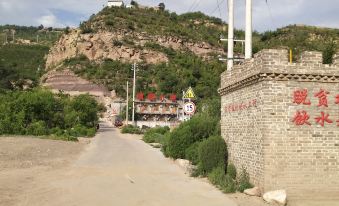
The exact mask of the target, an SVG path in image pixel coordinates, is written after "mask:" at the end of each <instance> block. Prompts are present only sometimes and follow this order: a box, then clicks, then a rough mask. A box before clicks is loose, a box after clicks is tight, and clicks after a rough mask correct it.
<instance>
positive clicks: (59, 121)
mask: <svg viewBox="0 0 339 206" xmlns="http://www.w3.org/2000/svg"><path fill="white" fill-rule="evenodd" d="M99 108H100V107H99V106H98V104H97V102H96V101H95V99H93V98H92V97H90V96H89V95H80V96H78V97H75V98H72V99H71V98H69V97H68V96H66V95H63V94H58V95H54V94H53V93H52V92H50V91H47V90H43V89H35V90H32V91H25V92H21V91H15V92H8V93H4V94H0V111H1V112H0V135H2V134H6V135H36V136H44V135H54V136H60V137H61V138H62V139H71V138H68V137H65V138H64V136H65V135H66V134H67V135H69V136H73V137H79V136H94V135H95V132H96V128H95V126H96V124H97V122H98V112H99ZM51 138H54V137H52V136H51Z"/></svg>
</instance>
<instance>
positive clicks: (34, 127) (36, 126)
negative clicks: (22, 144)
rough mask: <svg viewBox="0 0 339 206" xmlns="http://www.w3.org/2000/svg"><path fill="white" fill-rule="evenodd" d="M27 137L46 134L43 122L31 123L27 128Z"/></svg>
mask: <svg viewBox="0 0 339 206" xmlns="http://www.w3.org/2000/svg"><path fill="white" fill-rule="evenodd" d="M27 134H28V135H35V136H43V135H46V134H47V129H46V124H45V122H43V121H38V122H33V123H32V124H30V125H29V126H28V127H27Z"/></svg>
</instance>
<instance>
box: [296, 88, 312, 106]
mask: <svg viewBox="0 0 339 206" xmlns="http://www.w3.org/2000/svg"><path fill="white" fill-rule="evenodd" d="M307 96H308V91H307V89H303V90H297V91H294V95H293V97H294V101H293V103H296V104H304V105H311V101H310V100H309V99H307V98H308V97H307Z"/></svg>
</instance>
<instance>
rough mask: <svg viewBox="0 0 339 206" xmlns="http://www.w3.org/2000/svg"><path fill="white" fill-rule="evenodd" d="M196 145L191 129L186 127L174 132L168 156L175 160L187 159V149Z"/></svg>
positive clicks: (170, 139) (168, 146) (169, 143)
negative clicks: (193, 144)
mask: <svg viewBox="0 0 339 206" xmlns="http://www.w3.org/2000/svg"><path fill="white" fill-rule="evenodd" d="M192 143H194V140H193V139H192V133H191V129H190V128H189V127H188V126H186V125H184V126H180V127H179V128H177V129H175V130H173V132H172V133H171V134H170V138H169V141H168V145H167V151H168V155H169V156H170V157H172V158H174V159H179V158H181V159H183V158H185V151H186V149H187V148H188V147H189V146H190V145H191V144H192Z"/></svg>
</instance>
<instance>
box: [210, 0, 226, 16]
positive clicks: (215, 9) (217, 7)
mask: <svg viewBox="0 0 339 206" xmlns="http://www.w3.org/2000/svg"><path fill="white" fill-rule="evenodd" d="M217 2H219V1H217ZM224 2H225V0H222V1H220V2H219V3H218V4H217V6H216V7H215V8H214V9H213V10H212V12H210V14H211V15H213V14H214V13H215V12H216V11H217V10H218V9H219V10H220V5H221V4H223V3H224Z"/></svg>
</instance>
